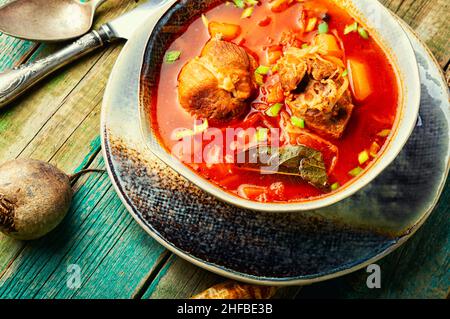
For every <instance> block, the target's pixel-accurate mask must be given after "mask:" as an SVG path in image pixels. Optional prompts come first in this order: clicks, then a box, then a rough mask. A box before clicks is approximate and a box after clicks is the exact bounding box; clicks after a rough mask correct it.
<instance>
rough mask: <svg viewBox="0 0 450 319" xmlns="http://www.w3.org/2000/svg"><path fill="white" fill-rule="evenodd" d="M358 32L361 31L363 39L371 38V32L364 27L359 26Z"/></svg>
mask: <svg viewBox="0 0 450 319" xmlns="http://www.w3.org/2000/svg"><path fill="white" fill-rule="evenodd" d="M358 33H359V35H360V36H361V38H363V39H365V40H367V39H368V38H369V34H368V33H367V31H366V30H365V29H364V28H362V27H359V28H358Z"/></svg>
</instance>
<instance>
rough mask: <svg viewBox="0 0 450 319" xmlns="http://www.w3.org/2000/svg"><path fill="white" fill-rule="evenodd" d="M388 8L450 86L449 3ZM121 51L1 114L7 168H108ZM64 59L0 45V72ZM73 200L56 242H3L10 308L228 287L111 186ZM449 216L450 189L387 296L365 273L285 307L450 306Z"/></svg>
mask: <svg viewBox="0 0 450 319" xmlns="http://www.w3.org/2000/svg"><path fill="white" fill-rule="evenodd" d="M2 2H5V0H0V3H2ZM140 2H142V1H140ZM381 2H382V3H383V4H385V5H386V6H387V7H389V8H390V9H391V10H392V11H394V12H396V13H397V14H398V15H399V16H400V17H402V18H403V19H404V20H405V21H406V22H407V23H409V24H410V25H411V26H412V27H413V28H414V29H415V30H416V31H417V32H418V34H419V35H420V37H421V38H422V40H424V41H425V42H426V43H427V44H428V45H429V47H430V48H431V50H432V51H433V53H434V54H435V56H436V58H437V60H438V61H439V63H440V65H441V67H442V68H444V69H445V70H446V71H447V75H448V74H449V71H450V69H449V61H450V31H449V30H450V2H449V1H448V0H433V1H430V0H382V1H381ZM136 5H137V4H136V3H135V2H134V1H130V0H110V1H108V2H107V3H106V4H105V5H103V6H102V7H101V8H100V9H99V12H98V15H97V19H96V22H97V24H98V25H99V24H100V23H102V22H105V21H108V20H109V19H111V18H113V17H115V16H117V15H119V14H121V13H123V12H125V11H127V10H130V9H132V8H133V7H135V6H136ZM122 45H123V44H121V43H118V44H115V45H112V46H110V47H109V48H107V49H106V50H103V51H97V52H95V53H94V54H91V55H89V56H88V57H86V58H84V59H82V60H80V61H78V62H76V63H74V64H72V65H70V66H67V67H65V68H64V69H62V70H61V71H59V72H57V73H56V74H55V75H54V76H52V77H51V78H50V79H48V80H46V81H44V82H42V83H41V84H39V85H38V86H37V87H36V88H34V89H33V90H32V91H30V92H29V93H28V94H26V95H25V96H24V97H23V98H21V99H20V100H18V101H17V102H15V103H13V104H12V105H10V106H9V107H8V108H6V109H3V110H0V162H4V161H6V160H10V159H14V158H17V157H21V158H24V157H32V158H36V159H41V160H44V161H48V162H50V163H52V164H55V165H57V166H58V167H59V168H61V169H63V170H64V171H66V172H68V173H71V172H75V171H78V170H80V169H82V168H87V167H91V168H92V167H95V168H102V167H104V162H103V159H102V156H101V152H100V138H99V121H100V119H99V117H100V108H101V102H102V96H103V90H104V88H105V84H106V81H107V79H108V76H109V73H110V70H111V68H112V66H113V65H114V61H115V60H116V58H117V55H118V54H119V52H120V50H121V48H122ZM56 48H57V46H56V45H44V44H38V43H33V42H29V41H21V40H17V39H14V38H11V37H8V36H5V35H1V36H0V71H2V70H5V69H7V68H10V67H13V66H17V65H20V64H21V63H24V62H26V61H31V60H34V59H37V58H40V57H43V56H45V55H47V54H48V53H49V52H52V51H53V50H55V49H56ZM74 189H75V191H76V194H75V197H74V201H73V205H72V208H71V210H70V212H69V215H68V216H67V218H66V219H65V221H64V222H63V224H62V225H61V226H60V227H58V229H57V230H55V231H54V232H52V233H51V234H50V235H48V236H46V237H45V238H43V239H41V240H38V241H34V242H21V241H16V240H12V239H9V238H7V237H5V236H3V235H0V298H187V297H190V296H191V295H193V294H194V293H197V292H200V291H202V290H204V289H206V288H208V287H209V286H210V285H212V284H214V283H218V282H221V281H224V278H220V277H218V276H216V275H214V274H212V273H209V272H207V271H204V270H202V269H200V268H197V267H195V266H193V265H191V264H189V263H187V262H186V261H184V260H182V259H180V258H178V257H177V256H175V255H173V254H172V253H170V252H169V251H167V250H166V249H165V248H163V247H162V246H160V245H159V244H157V243H156V242H155V241H154V240H153V239H152V238H151V237H150V236H148V235H147V234H146V233H145V232H144V231H143V230H142V229H141V228H140V227H139V226H138V224H137V223H135V222H134V220H133V219H132V217H131V216H130V215H129V214H128V212H127V211H126V209H125V207H124V206H123V205H122V203H121V202H120V200H119V198H118V197H117V195H116V193H115V192H114V189H113V187H112V185H111V182H110V181H109V179H108V176H107V175H106V174H103V175H100V174H93V175H91V176H85V177H83V178H81V179H79V180H78V181H77V183H76V184H75V185H74ZM449 204H450V188H449V187H448V182H447V187H446V190H445V192H444V195H443V196H442V197H441V200H440V203H439V206H438V207H437V208H436V210H435V211H434V213H433V214H432V216H431V217H430V219H429V220H428V221H427V223H426V224H425V225H424V226H423V227H422V229H420V231H419V232H418V233H417V234H416V235H415V236H414V237H413V238H412V239H411V240H410V241H409V242H407V243H406V244H405V245H404V246H402V247H401V248H400V249H398V250H397V251H396V252H394V253H393V254H391V255H389V256H388V257H386V258H384V259H383V260H382V261H380V262H379V265H380V266H381V269H382V288H381V289H374V290H370V289H368V288H367V286H366V278H367V273H366V272H365V271H364V270H362V271H359V272H356V273H353V274H351V275H347V276H345V277H342V278H339V279H335V280H332V281H328V282H324V283H320V284H317V285H313V286H307V287H303V288H301V289H300V288H299V287H291V288H284V289H281V290H280V291H279V293H278V295H277V296H278V297H288V298H310V297H338V298H367V297H379V298H399V297H405V298H446V297H448V288H449V283H450V274H449V249H450V242H449V240H450V234H449V232H450V221H449ZM69 265H78V266H79V267H80V271H81V286H80V287H79V288H78V289H74V288H73V285H68V284H67V281H68V280H70V278H71V277H70V275H71V274H72V273H70V272H68V267H69ZM69 287H72V289H71V288H69Z"/></svg>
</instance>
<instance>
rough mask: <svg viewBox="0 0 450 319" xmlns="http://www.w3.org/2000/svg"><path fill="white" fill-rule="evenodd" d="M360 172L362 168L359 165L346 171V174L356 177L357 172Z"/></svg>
mask: <svg viewBox="0 0 450 319" xmlns="http://www.w3.org/2000/svg"><path fill="white" fill-rule="evenodd" d="M362 172H363V169H362V168H361V167H359V166H358V167H356V168H354V169H352V170H351V171H350V172H348V174H349V175H351V176H353V177H356V176H358V175H359V174H361V173H362Z"/></svg>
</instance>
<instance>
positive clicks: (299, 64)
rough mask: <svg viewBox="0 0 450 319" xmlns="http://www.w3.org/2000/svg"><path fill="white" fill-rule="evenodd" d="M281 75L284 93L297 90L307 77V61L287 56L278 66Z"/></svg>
mask: <svg viewBox="0 0 450 319" xmlns="http://www.w3.org/2000/svg"><path fill="white" fill-rule="evenodd" d="M277 69H278V74H279V75H280V82H281V87H282V88H283V90H284V91H286V92H290V91H293V90H295V89H296V88H297V86H298V85H299V84H300V82H301V81H302V79H303V77H304V76H305V75H306V71H307V69H308V66H307V64H306V61H305V60H303V59H301V58H298V57H297V56H295V55H291V54H286V55H285V56H284V57H282V58H281V59H280V60H279V61H278V64H277Z"/></svg>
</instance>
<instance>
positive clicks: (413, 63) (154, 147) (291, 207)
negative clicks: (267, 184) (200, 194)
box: [138, 0, 421, 213]
mask: <svg viewBox="0 0 450 319" xmlns="http://www.w3.org/2000/svg"><path fill="white" fill-rule="evenodd" d="M331 1H333V2H336V0H331ZM355 1H358V0H344V1H340V3H341V4H340V6H342V3H343V4H345V6H346V7H345V9H346V10H348V11H350V13H351V15H352V17H353V18H355V19H357V20H359V21H363V23H364V27H366V28H367V29H368V30H369V31H370V34H371V36H373V37H374V38H375V40H376V42H377V44H378V45H379V46H380V47H381V48H382V49H383V51H384V52H385V54H386V55H387V57H388V59H389V61H390V63H391V64H392V66H393V68H394V72H395V74H396V78H397V82H398V89H399V103H398V110H397V112H398V114H397V116H396V120H395V123H394V126H393V132H391V134H390V136H389V137H388V142H387V143H385V145H384V146H383V148H382V150H381V155H380V156H378V157H377V158H376V159H375V160H374V161H372V162H371V163H370V164H369V166H368V167H366V168H365V169H364V171H363V173H362V174H361V175H360V176H358V177H355V178H353V179H352V180H350V181H349V182H348V183H346V184H345V185H343V186H342V187H341V188H339V190H337V191H335V192H331V193H329V194H325V195H322V196H317V197H315V198H313V199H306V200H305V201H295V202H268V203H261V202H256V201H252V200H248V199H245V198H242V197H240V196H238V195H237V194H233V193H231V192H228V191H226V190H224V189H222V188H221V187H220V186H219V185H216V184H214V183H212V182H210V181H208V180H206V179H205V178H203V177H202V176H200V175H198V174H196V173H195V172H194V171H193V170H192V169H191V168H189V167H188V166H186V165H185V164H183V163H182V162H181V161H180V160H179V159H177V158H176V157H174V156H172V155H171V154H170V153H169V152H168V151H167V150H166V148H165V147H164V146H163V145H161V142H160V141H159V138H158V137H157V136H156V135H155V132H154V129H153V128H152V127H151V125H150V123H149V122H150V119H149V116H148V113H147V111H146V106H145V105H144V103H143V101H142V99H143V93H142V85H143V84H142V82H143V80H142V77H143V76H142V75H143V74H144V72H145V63H142V66H141V72H140V74H141V79H140V81H139V82H140V83H139V88H138V90H139V92H138V97H139V113H140V123H141V128H140V129H141V134H142V136H143V139H144V141H145V143H146V146H147V147H148V148H149V149H150V151H151V152H152V153H153V154H154V155H155V156H156V157H158V158H159V159H160V160H162V161H163V162H164V163H165V164H167V165H168V166H169V167H171V168H172V169H173V170H175V171H176V172H178V173H179V174H181V175H182V176H183V177H184V178H186V179H188V180H189V181H191V182H192V183H194V184H195V185H196V186H198V187H199V188H201V189H202V190H203V191H205V192H207V193H209V194H211V195H212V196H214V197H216V198H217V199H219V200H221V201H224V202H226V203H228V204H231V205H234V206H237V207H239V208H242V209H249V210H253V211H260V212H280V213H281V212H296V211H299V212H300V211H311V210H316V209H320V208H324V207H328V206H331V205H333V204H336V203H337V202H340V201H342V200H344V199H346V198H348V197H350V196H352V195H353V194H355V193H356V192H358V191H359V190H361V189H362V188H364V187H365V186H367V185H368V184H369V183H370V182H372V181H373V180H374V179H375V178H376V177H377V176H378V175H379V174H380V173H381V172H382V171H383V170H384V169H385V168H386V167H388V166H389V165H390V164H391V163H392V162H393V161H394V160H395V158H396V157H397V156H398V154H399V153H400V152H401V150H402V149H403V147H404V146H405V144H406V143H407V141H408V139H409V137H410V136H411V134H412V132H413V130H414V128H415V126H416V120H417V117H418V114H419V107H420V99H421V95H420V77H419V68H418V65H417V59H416V56H415V53H414V50H413V48H412V45H411V42H410V40H409V38H408V36H407V34H406V31H405V30H404V29H403V28H402V26H401V24H400V22H399V21H398V19H397V18H395V17H394V16H393V15H392V14H391V13H390V12H389V10H388V9H387V8H385V7H384V6H383V5H382V4H381V3H379V2H378V1H376V0H369V1H366V2H368V3H370V5H373V6H375V8H376V9H377V10H381V11H380V12H382V14H383V15H384V16H385V17H388V18H389V23H390V24H391V26H393V27H394V28H395V29H396V30H395V32H396V33H398V35H400V36H401V39H400V40H399V41H398V42H397V43H396V45H397V46H399V47H398V48H397V53H401V57H404V56H407V57H408V58H407V59H404V60H405V61H409V66H408V67H409V68H410V69H409V70H408V72H410V73H408V76H407V77H405V76H404V75H403V74H402V72H400V71H401V68H400V66H399V61H398V58H399V57H397V56H396V55H395V54H394V52H395V50H394V49H393V47H391V46H389V45H388V43H387V42H388V41H387V40H386V39H384V37H383V36H382V35H381V34H380V33H379V30H378V29H375V28H374V27H372V26H371V24H370V23H369V22H368V20H367V18H366V17H365V16H364V14H363V13H362V12H361V11H360V10H359V9H358V8H357V7H356V6H355ZM177 4H178V3H175V4H174V5H173V6H172V7H171V8H170V9H169V10H167V11H166V12H165V13H164V15H163V16H162V17H161V18H160V19H159V21H158V23H157V25H158V24H160V23H161V21H162V19H164V18H165V17H166V16H168V15H169V14H172V13H173V12H174V10H172V9H174V8H175V7H176V5H177ZM175 9H176V8H175ZM154 34H155V31H154V30H153V31H152V32H151V34H150V36H149V38H148V39H147V44H146V46H145V52H147V49H148V44H149V42H150V39H151V38H152V37H153V36H154ZM394 48H395V46H394ZM400 48H401V52H399V51H400ZM406 84H408V85H406ZM410 100H411V101H410ZM406 108H408V109H407V111H408V118H409V121H408V122H405V113H406V112H405V111H406ZM402 125H403V127H402V130H400V128H401V126H402ZM149 132H151V134H148V133H149ZM400 138H401V139H400Z"/></svg>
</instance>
